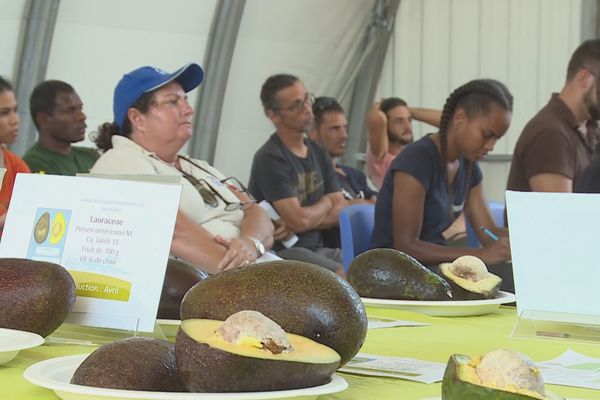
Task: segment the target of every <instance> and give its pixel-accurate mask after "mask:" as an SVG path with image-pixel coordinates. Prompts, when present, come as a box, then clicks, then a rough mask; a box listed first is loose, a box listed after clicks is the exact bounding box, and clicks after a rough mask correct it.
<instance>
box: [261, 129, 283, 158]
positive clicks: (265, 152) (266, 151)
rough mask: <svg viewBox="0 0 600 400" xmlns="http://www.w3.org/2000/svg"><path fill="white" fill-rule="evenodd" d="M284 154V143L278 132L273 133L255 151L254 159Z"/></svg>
mask: <svg viewBox="0 0 600 400" xmlns="http://www.w3.org/2000/svg"><path fill="white" fill-rule="evenodd" d="M283 154H284V144H283V143H282V142H281V140H280V139H279V137H278V136H277V134H276V133H273V134H272V135H271V136H269V138H268V139H267V141H266V142H265V143H263V145H262V146H260V147H259V148H258V150H257V151H256V153H254V159H257V160H259V159H263V158H272V157H282V156H283Z"/></svg>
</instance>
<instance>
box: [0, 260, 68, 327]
mask: <svg viewBox="0 0 600 400" xmlns="http://www.w3.org/2000/svg"><path fill="white" fill-rule="evenodd" d="M73 303H75V282H74V281H73V278H72V277H71V274H69V272H67V270H66V269H64V268H63V267H61V266H60V265H58V264H54V263H49V262H43V261H33V260H27V259H24V258H0V310H2V311H1V312H0V327H2V328H9V329H18V330H23V331H29V332H34V333H37V334H38V335H41V336H48V335H49V334H50V333H52V332H53V331H54V330H55V329H56V328H58V327H59V326H60V325H61V324H62V323H63V322H64V321H65V319H67V317H68V316H69V313H70V312H71V308H72V307H73Z"/></svg>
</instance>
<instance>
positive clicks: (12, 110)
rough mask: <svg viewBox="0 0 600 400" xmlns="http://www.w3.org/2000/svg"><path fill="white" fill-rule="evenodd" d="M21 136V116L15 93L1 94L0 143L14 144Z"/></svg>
mask: <svg viewBox="0 0 600 400" xmlns="http://www.w3.org/2000/svg"><path fill="white" fill-rule="evenodd" d="M18 134H19V114H18V113H17V99H16V98H15V94H14V92H12V91H11V90H5V91H3V92H0V143H13V142H14V141H15V139H16V138H17V135H18Z"/></svg>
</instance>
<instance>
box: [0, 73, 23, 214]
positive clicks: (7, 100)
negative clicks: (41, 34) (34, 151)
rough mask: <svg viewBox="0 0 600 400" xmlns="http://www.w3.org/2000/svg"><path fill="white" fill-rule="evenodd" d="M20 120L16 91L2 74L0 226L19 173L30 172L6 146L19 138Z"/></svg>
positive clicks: (0, 92)
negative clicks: (2, 176) (2, 170)
mask: <svg viewBox="0 0 600 400" xmlns="http://www.w3.org/2000/svg"><path fill="white" fill-rule="evenodd" d="M19 122H20V120H19V113H18V112H17V99H16V98H15V92H14V90H13V88H12V86H11V84H10V83H9V82H8V81H6V80H5V79H3V78H2V77H1V76H0V168H6V173H5V174H4V181H1V180H0V182H2V189H1V190H0V226H3V225H4V219H5V218H6V211H7V210H8V205H9V203H10V199H11V197H12V192H13V187H14V185H15V179H16V178H17V174H18V173H20V172H30V171H29V167H28V166H27V164H25V161H23V160H22V159H21V158H19V157H18V156H17V155H16V154H15V153H13V152H12V151H10V150H8V148H7V147H6V145H8V144H11V143H13V142H14V141H15V139H16V138H17V135H18V134H19Z"/></svg>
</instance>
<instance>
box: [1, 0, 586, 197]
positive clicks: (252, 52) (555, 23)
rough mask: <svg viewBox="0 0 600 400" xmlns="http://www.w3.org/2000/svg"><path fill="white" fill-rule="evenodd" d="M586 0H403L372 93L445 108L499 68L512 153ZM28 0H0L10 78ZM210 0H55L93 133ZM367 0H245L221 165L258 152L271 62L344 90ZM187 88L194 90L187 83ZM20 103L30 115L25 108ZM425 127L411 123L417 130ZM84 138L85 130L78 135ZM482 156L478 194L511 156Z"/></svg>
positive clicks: (502, 151) (560, 76) (204, 31)
mask: <svg viewBox="0 0 600 400" xmlns="http://www.w3.org/2000/svg"><path fill="white" fill-rule="evenodd" d="M589 1H590V0H527V1H522V0H505V1H500V0H402V1H401V4H400V8H399V12H398V16H397V20H396V27H395V32H394V34H393V36H392V41H391V43H390V46H389V51H388V55H387V58H386V62H385V65H384V69H383V73H382V76H381V80H380V86H379V90H378V96H377V97H381V96H384V97H387V96H391V95H395V96H400V97H403V98H405V99H406V100H407V101H408V102H409V103H410V104H412V105H415V106H423V107H434V108H441V107H442V106H443V102H444V99H445V98H446V96H447V95H448V94H449V93H450V91H451V90H452V89H453V88H454V87H456V86H458V85H460V84H462V83H464V82H466V81H468V80H470V79H473V78H477V77H492V78H496V79H499V80H501V81H503V82H505V83H506V84H507V85H508V87H509V88H510V89H511V91H512V92H513V94H514V96H515V109H514V116H513V123H512V126H511V129H510V131H509V133H508V135H507V137H506V138H504V139H502V140H501V141H500V142H499V143H498V145H497V147H496V150H495V151H494V155H496V156H499V155H510V154H511V153H512V149H513V147H514V143H515V140H516V138H517V137H518V135H519V133H520V131H521V129H522V127H523V125H524V124H525V122H526V121H527V120H528V119H529V118H531V116H532V115H533V114H534V113H535V112H536V111H537V110H538V109H539V108H540V107H541V106H543V105H544V104H545V103H546V101H547V100H548V98H549V96H550V93H551V92H553V91H558V90H560V88H561V86H562V83H563V81H564V75H565V69H566V64H567V61H568V58H569V56H570V54H571V52H572V51H573V49H574V48H575V47H576V46H577V45H578V44H579V43H580V41H581V38H582V34H581V32H582V25H581V20H582V18H583V17H584V16H583V15H582V14H583V13H582V7H583V6H582V4H585V3H586V2H587V3H589ZM28 4H29V2H28V1H27V0H0V9H2V13H1V15H0V21H1V24H0V50H1V51H2V53H1V54H2V57H0V74H2V75H3V76H7V77H8V78H9V79H13V80H14V78H15V76H16V71H15V68H17V57H18V53H19V46H20V43H19V41H20V40H21V30H22V22H23V18H24V15H25V9H26V7H27V5H28ZM215 4H216V0H202V1H199V0H171V1H170V2H169V3H168V6H165V4H164V3H163V2H159V1H158V0H126V1H117V0H103V1H99V0H61V2H60V7H59V12H58V16H57V23H56V27H55V33H54V37H53V42H52V47H51V51H50V58H49V60H48V69H47V78H48V79H52V78H54V79H62V80H65V81H67V82H70V83H71V84H73V86H74V87H75V88H76V90H77V91H78V92H79V94H80V95H81V97H82V99H83V101H84V103H85V111H86V113H87V114H88V133H90V132H91V131H93V130H95V129H96V128H97V126H98V124H100V123H101V122H104V121H110V120H112V91H113V88H114V85H115V83H116V82H117V80H118V79H119V78H120V77H121V75H122V74H123V73H124V72H126V71H128V70H131V69H132V68H135V67H137V66H140V65H145V64H154V65H158V66H161V67H163V68H165V69H174V68H176V67H179V66H180V65H182V64H183V63H185V62H188V61H197V62H201V63H202V61H203V58H204V54H205V48H206V43H207V40H208V35H209V30H210V26H211V21H212V17H213V11H214V9H215ZM373 4H374V0H369V1H362V0H329V1H327V2H326V6H325V4H324V3H323V2H322V1H320V0H305V1H301V2H300V1H294V0H250V1H247V3H246V8H245V11H244V15H243V18H242V23H241V26H240V31H239V37H238V40H237V44H236V48H235V52H234V56H233V60H232V66H231V72H230V76H229V82H228V87H227V91H226V95H225V99H224V104H223V113H222V117H221V126H220V128H219V132H218V142H217V148H216V154H215V165H216V166H217V167H218V168H220V169H222V170H223V171H224V172H225V173H226V174H230V175H236V176H238V177H239V178H240V179H242V180H244V181H246V180H247V178H248V176H249V168H250V164H251V160H252V156H253V154H254V152H255V151H256V149H257V148H258V147H259V146H260V145H261V144H262V143H264V141H265V140H266V139H267V137H268V135H269V134H270V133H271V132H272V131H273V127H272V126H271V123H270V122H269V121H268V120H267V118H266V117H265V116H264V114H263V111H262V108H261V105H260V101H259V91H260V86H261V84H262V82H263V81H264V79H265V78H266V77H267V76H268V75H270V74H273V73H278V72H289V73H293V74H296V75H298V76H299V77H300V78H301V79H302V80H303V81H304V82H305V84H306V86H307V88H308V89H309V90H310V91H311V92H314V93H316V94H318V95H334V96H338V95H339V94H340V93H341V90H342V87H343V86H344V85H345V84H346V83H347V82H345V81H344V79H345V74H344V72H347V71H348V70H349V69H351V67H352V66H351V65H350V61H351V60H354V58H353V57H354V56H355V55H356V52H357V51H360V49H359V48H360V42H361V39H362V35H363V33H364V28H365V26H366V24H367V23H368V21H369V17H370V11H371V8H372V6H373ZM594 15H595V13H594ZM207 79H210V74H208V75H207ZM348 95H349V94H348ZM347 100H348V98H343V99H342V101H347ZM190 101H191V103H192V104H194V103H195V92H193V93H192V94H191V96H190ZM345 105H346V106H348V104H347V103H345ZM21 115H22V117H23V118H28V110H23V109H22V110H21ZM200 124H201V121H200ZM430 131H431V128H430V127H427V126H422V125H419V124H415V133H416V136H417V137H420V136H422V135H423V134H425V133H426V132H430ZM84 145H88V146H92V145H93V144H92V143H91V142H90V141H89V139H87V140H86V142H85V143H84ZM481 165H482V169H483V171H484V174H485V175H486V179H485V180H484V182H485V190H486V193H487V195H488V197H489V198H490V199H495V200H503V195H504V193H503V192H504V187H505V184H506V176H507V172H508V168H509V163H508V162H483V163H481Z"/></svg>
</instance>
